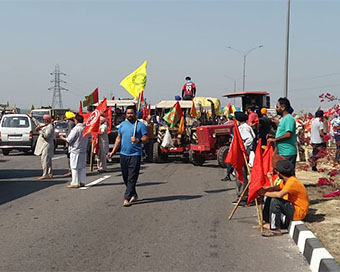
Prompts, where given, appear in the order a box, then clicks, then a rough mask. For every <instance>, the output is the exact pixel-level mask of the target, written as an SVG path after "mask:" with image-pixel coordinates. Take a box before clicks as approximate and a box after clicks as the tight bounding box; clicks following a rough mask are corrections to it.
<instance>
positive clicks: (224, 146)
mask: <svg viewBox="0 0 340 272" xmlns="http://www.w3.org/2000/svg"><path fill="white" fill-rule="evenodd" d="M208 103H210V110H211V115H212V116H211V120H212V121H211V124H209V125H202V126H199V127H197V128H196V136H197V142H196V143H195V144H194V143H193V144H191V145H190V150H189V161H190V162H191V163H192V164H194V165H196V166H201V165H203V163H204V162H205V161H206V160H216V159H217V162H218V164H219V165H220V166H221V167H223V168H225V167H226V163H225V162H224V160H225V158H226V156H227V154H228V151H229V146H230V144H231V141H232V132H233V131H232V130H233V124H226V125H217V124H216V116H215V115H216V114H215V113H216V111H217V110H219V111H220V101H219V100H218V99H216V98H215V99H213V98H206V99H205V103H203V104H204V105H205V106H207V105H208ZM217 105H218V106H217ZM216 106H217V107H216Z"/></svg>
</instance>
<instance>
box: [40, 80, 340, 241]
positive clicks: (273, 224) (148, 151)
mask: <svg viewBox="0 0 340 272" xmlns="http://www.w3.org/2000/svg"><path fill="white" fill-rule="evenodd" d="M195 94H196V86H195V84H194V83H193V82H192V81H191V78H190V77H187V78H186V83H185V84H184V86H183V88H182V99H184V100H192V99H193V97H195ZM276 113H277V116H275V117H273V116H268V115H267V109H266V108H262V109H258V108H257V107H256V105H248V107H247V108H246V109H245V111H244V112H241V111H236V112H234V113H233V114H228V115H227V116H225V117H224V118H225V119H224V120H223V118H218V119H219V122H218V123H221V120H223V122H224V123H230V122H232V123H234V122H233V119H234V118H235V119H236V121H237V122H236V123H237V126H238V130H239V132H240V136H241V138H242V141H243V144H244V147H245V150H246V151H247V153H248V154H250V156H249V166H250V167H251V166H252V156H251V154H252V153H253V154H254V151H255V150H256V147H257V145H258V140H259V139H261V146H266V145H273V146H274V148H275V155H274V156H273V164H272V166H273V169H272V171H273V173H275V174H276V175H277V179H276V180H275V181H274V182H273V185H272V186H267V187H263V188H262V189H261V190H259V191H258V195H261V196H265V198H264V199H265V202H264V203H265V205H264V209H263V219H264V225H263V226H264V227H265V228H266V229H268V232H266V233H265V235H267V236H273V235H279V234H280V233H281V232H280V229H281V228H285V227H287V226H288V224H289V222H290V221H291V220H302V219H303V218H304V217H305V216H306V214H307V212H308V195H307V192H306V189H305V188H304V186H303V184H302V183H301V182H300V181H299V180H298V179H297V178H296V177H295V168H296V162H297V160H298V161H299V160H304V159H306V160H308V161H309V163H310V165H311V168H312V170H313V171H317V161H318V159H319V158H320V157H321V156H320V152H321V153H322V152H324V151H325V149H326V148H327V147H328V146H329V145H330V144H331V143H335V144H336V155H335V158H334V159H335V160H336V161H337V162H339V161H340V118H339V113H340V111H339V109H338V110H337V111H335V112H334V114H333V115H332V116H329V114H328V115H325V114H324V112H323V111H322V110H318V111H317V112H316V113H315V116H313V115H311V114H309V115H306V114H304V115H301V116H299V115H297V114H294V110H293V108H292V106H291V104H290V101H289V100H288V99H287V98H279V99H278V101H277V103H276ZM114 116H115V117H114V118H113V120H112V123H113V124H114V125H117V124H116V123H119V129H118V132H117V137H116V140H115V143H114V146H113V149H112V151H111V152H109V140H108V120H107V119H106V118H105V117H104V116H100V128H99V135H98V144H97V145H95V146H97V152H96V153H97V170H98V171H99V172H105V171H107V160H108V159H109V158H111V157H112V156H113V155H114V154H115V153H116V152H117V151H118V150H119V148H120V166H121V171H122V176H123V180H124V183H125V185H126V191H125V194H124V202H123V205H124V206H131V205H132V204H133V202H134V201H136V200H137V199H138V194H137V192H136V183H137V180H138V175H139V169H140V165H141V162H142V158H143V156H145V157H146V158H145V159H147V160H152V148H153V140H154V136H155V134H154V127H153V125H154V123H156V125H157V120H158V119H160V118H158V119H157V118H152V117H151V116H150V115H148V116H147V118H144V120H143V118H142V116H141V115H140V113H138V112H137V111H136V108H135V106H128V107H127V108H126V111H125V116H124V113H123V112H122V111H121V109H119V108H117V109H115V114H114ZM155 117H156V116H155ZM65 119H66V120H67V122H68V135H66V136H65V137H64V136H60V139H61V140H63V141H65V142H66V146H67V154H68V158H69V173H67V174H65V176H72V181H71V183H70V184H69V185H68V186H67V187H68V188H79V187H82V186H85V185H86V157H87V156H88V155H87V153H89V152H88V151H89V146H90V145H89V144H88V143H89V139H90V137H89V135H87V136H86V137H84V136H83V131H84V124H83V122H84V119H83V116H82V115H81V114H74V113H72V112H67V113H66V114H65ZM118 119H119V120H118ZM43 120H44V124H43V125H37V127H36V130H37V131H38V132H39V138H38V142H37V145H36V149H35V152H34V154H35V155H39V156H41V164H42V168H43V174H42V176H41V177H40V178H39V179H40V180H43V179H51V178H53V174H52V156H53V151H54V145H53V135H54V128H53V122H52V118H51V116H47V115H45V116H44V117H43ZM117 121H118V122H117ZM216 121H217V120H216ZM306 145H311V146H312V148H313V151H312V155H311V156H310V157H309V158H306V153H305V152H304V150H303V147H304V146H306ZM143 148H144V151H145V152H143ZM91 153H92V150H91ZM232 175H233V176H234V177H235V180H236V191H237V197H238V198H237V199H236V200H235V201H234V203H237V202H238V200H239V198H240V196H241V193H242V192H243V191H245V194H244V196H243V199H241V203H240V205H244V206H245V205H246V201H247V192H246V190H245V188H247V183H248V180H249V177H248V175H249V173H248V171H247V167H246V165H245V166H244V167H243V175H242V176H243V182H240V180H239V179H238V178H237V177H236V175H235V173H234V169H233V166H232V165H230V164H228V165H227V174H226V177H225V178H223V179H222V180H224V181H227V180H231V176H232Z"/></svg>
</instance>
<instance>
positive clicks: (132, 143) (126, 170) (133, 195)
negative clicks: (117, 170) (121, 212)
mask: <svg viewBox="0 0 340 272" xmlns="http://www.w3.org/2000/svg"><path fill="white" fill-rule="evenodd" d="M136 122H137V123H136ZM135 125H137V127H136V133H135V134H134V127H135ZM147 133H148V129H147V127H146V126H145V125H144V124H143V123H142V122H139V121H138V120H137V118H136V108H135V106H128V107H127V108H126V120H125V121H124V122H122V123H121V124H120V126H119V129H118V136H117V138H116V142H115V145H114V147H113V149H112V152H111V153H110V157H112V156H113V155H114V154H115V153H116V151H117V149H118V148H119V146H121V149H120V166H121V169H122V176H123V179H124V183H125V186H126V190H125V194H124V204H123V205H124V207H128V206H131V204H132V203H133V202H134V201H136V200H137V198H138V195H137V192H136V183H137V180H138V175H139V169H140V164H141V158H142V144H146V143H147V142H148V136H147Z"/></svg>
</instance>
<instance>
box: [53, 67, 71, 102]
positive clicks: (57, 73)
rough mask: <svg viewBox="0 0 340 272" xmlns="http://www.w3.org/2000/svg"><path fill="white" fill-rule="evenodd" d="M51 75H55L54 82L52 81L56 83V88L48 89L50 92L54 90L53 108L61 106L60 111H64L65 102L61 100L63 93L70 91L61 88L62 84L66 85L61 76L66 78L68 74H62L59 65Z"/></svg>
mask: <svg viewBox="0 0 340 272" xmlns="http://www.w3.org/2000/svg"><path fill="white" fill-rule="evenodd" d="M50 74H51V75H54V80H51V82H52V83H54V86H53V87H50V88H48V89H49V90H53V98H52V108H57V107H58V106H59V109H62V108H63V101H62V98H61V91H68V89H66V88H64V87H61V86H60V83H66V81H64V80H62V79H60V75H63V76H66V74H64V73H62V72H60V68H59V65H58V64H57V65H56V66H55V69H54V72H52V73H50Z"/></svg>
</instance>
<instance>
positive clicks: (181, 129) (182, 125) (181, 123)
mask: <svg viewBox="0 0 340 272" xmlns="http://www.w3.org/2000/svg"><path fill="white" fill-rule="evenodd" d="M183 132H184V116H182V117H181V122H180V123H179V127H178V134H182V133H183Z"/></svg>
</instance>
